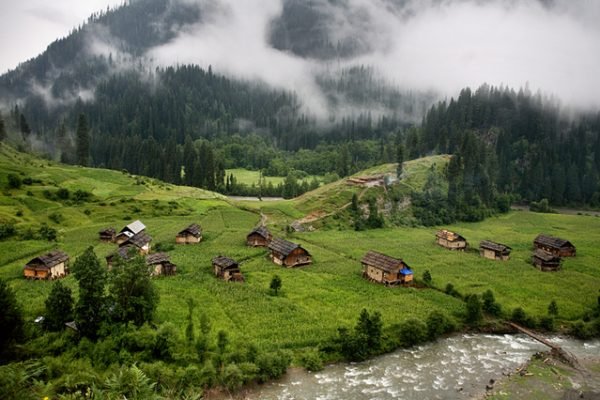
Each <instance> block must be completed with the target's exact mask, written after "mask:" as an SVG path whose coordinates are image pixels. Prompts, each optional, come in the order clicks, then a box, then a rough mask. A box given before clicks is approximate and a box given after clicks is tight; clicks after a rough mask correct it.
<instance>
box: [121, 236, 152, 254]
mask: <svg viewBox="0 0 600 400" xmlns="http://www.w3.org/2000/svg"><path fill="white" fill-rule="evenodd" d="M150 242H152V237H151V236H150V235H148V234H147V233H146V232H140V233H138V234H136V235H134V236H132V237H130V238H129V239H127V240H126V241H124V242H122V243H121V244H119V247H125V246H135V247H136V248H137V249H138V251H139V253H140V254H141V255H145V254H148V253H149V252H150Z"/></svg>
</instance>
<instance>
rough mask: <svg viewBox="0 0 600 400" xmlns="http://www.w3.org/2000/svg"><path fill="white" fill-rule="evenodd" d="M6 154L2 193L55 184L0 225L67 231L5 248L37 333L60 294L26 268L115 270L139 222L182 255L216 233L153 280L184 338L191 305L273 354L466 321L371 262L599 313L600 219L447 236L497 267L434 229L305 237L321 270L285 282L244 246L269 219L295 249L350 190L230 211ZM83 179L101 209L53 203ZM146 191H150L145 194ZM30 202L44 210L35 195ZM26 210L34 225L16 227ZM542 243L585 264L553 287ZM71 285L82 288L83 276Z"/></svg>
mask: <svg viewBox="0 0 600 400" xmlns="http://www.w3.org/2000/svg"><path fill="white" fill-rule="evenodd" d="M0 150H1V151H0V170H1V171H2V172H0V182H3V181H2V180H3V179H4V182H5V175H6V174H7V173H8V172H6V171H13V172H16V173H22V176H30V177H32V178H35V179H40V180H42V181H43V183H42V184H41V185H40V184H38V185H33V186H24V187H23V188H21V189H19V190H10V191H8V192H6V191H5V194H3V195H2V196H0V222H2V221H7V220H8V221H12V222H14V223H16V225H17V227H18V228H19V229H24V228H26V227H37V226H39V224H40V223H41V222H49V220H48V215H49V214H50V213H52V212H60V213H61V214H62V215H63V217H64V221H63V222H61V224H60V225H57V224H54V223H52V222H49V223H50V225H51V226H54V227H56V228H57V229H58V230H59V241H58V243H48V242H44V241H17V240H15V239H11V240H5V241H2V242H0V278H2V279H6V280H8V281H9V283H10V285H11V286H12V287H13V288H14V289H15V290H16V293H17V296H18V299H19V300H20V302H21V303H22V304H23V305H24V309H25V311H26V317H27V319H28V320H29V321H30V320H32V319H33V318H35V317H36V316H38V315H40V314H41V313H43V311H44V300H45V298H46V296H47V295H48V293H49V291H50V288H51V285H52V284H51V283H50V282H33V281H26V280H25V279H23V278H22V268H23V265H24V264H25V263H26V262H27V261H28V260H29V259H31V258H33V257H34V256H36V255H38V254H41V253H43V252H45V251H48V250H50V249H52V248H60V249H63V250H65V251H66V252H67V253H69V254H70V255H71V257H72V261H73V260H74V259H75V257H76V256H77V255H79V254H81V253H82V252H83V251H84V249H85V248H86V247H88V246H94V249H95V251H96V253H97V255H98V257H99V258H101V261H102V262H104V257H105V256H106V255H107V254H109V253H110V252H112V251H114V249H115V245H112V244H104V243H100V242H99V241H98V238H97V232H98V230H99V229H101V228H104V227H107V226H113V227H115V228H117V229H120V228H121V227H122V226H124V225H126V224H127V223H129V222H130V221H132V220H134V219H138V218H139V219H141V220H142V221H143V222H144V223H145V224H146V225H147V230H148V232H149V234H150V235H152V236H153V238H154V241H153V243H154V244H156V243H159V242H163V243H174V238H175V234H176V233H177V232H178V231H180V230H181V229H182V228H184V227H185V226H187V225H188V224H190V223H191V222H198V223H200V224H201V225H202V227H203V230H204V240H203V241H202V242H201V243H200V244H198V245H185V246H181V245H179V246H175V249H174V250H173V251H171V252H170V255H171V259H172V261H173V262H174V263H175V264H177V266H178V275H177V276H174V277H164V278H157V279H155V283H156V285H157V287H158V289H159V292H160V297H161V300H160V304H159V307H158V313H157V318H158V322H164V321H170V322H172V323H174V324H175V325H176V326H178V327H180V329H181V332H182V334H183V331H184V329H185V325H186V314H187V305H186V300H187V299H188V298H193V299H195V301H196V302H197V304H198V305H199V307H198V308H197V310H199V311H198V312H200V311H203V312H206V313H207V314H208V315H209V316H210V318H211V321H212V324H213V328H214V329H215V330H218V329H226V330H228V331H229V332H230V335H231V336H232V338H233V339H234V340H242V339H243V340H248V341H252V342H254V343H256V344H257V345H260V346H262V347H264V348H266V349H276V348H282V347H283V348H289V349H299V348H303V347H307V346H315V345H318V344H319V343H320V342H322V341H324V340H325V339H327V338H328V337H330V336H332V335H334V334H335V332H336V328H337V327H339V326H341V325H353V324H354V323H355V321H356V318H357V316H358V314H359V312H360V309H361V308H363V307H365V308H367V309H369V310H372V311H375V310H377V311H379V312H381V313H382V316H383V321H384V323H385V325H389V324H393V323H398V322H401V321H404V320H406V319H408V318H424V317H425V316H427V314H428V313H429V312H430V311H433V310H440V311H443V312H445V313H446V314H447V315H449V316H453V317H455V318H457V317H459V316H460V315H461V313H463V312H464V304H463V303H462V301H460V300H457V299H455V298H453V297H450V296H447V295H445V294H443V293H441V292H440V291H436V290H430V289H427V290H418V289H415V288H386V287H383V286H380V285H377V284H373V283H370V282H367V281H365V280H364V279H362V278H361V266H360V258H361V257H362V255H363V254H364V253H365V252H366V251H367V250H370V249H374V250H378V251H381V252H384V253H387V254H390V255H392V256H397V257H401V258H403V259H404V260H405V261H406V262H407V263H408V264H409V265H411V266H412V267H413V269H414V270H415V273H416V275H417V276H418V277H420V276H421V274H422V273H423V271H424V270H425V269H429V270H430V271H431V274H432V276H433V282H434V284H435V285H436V286H437V287H439V288H443V287H445V285H446V284H447V283H449V282H451V283H453V284H454V285H455V287H456V289H458V290H459V291H460V292H462V293H463V294H467V293H481V292H483V291H485V290H486V289H492V290H493V291H494V293H495V294H496V297H497V299H498V301H499V302H500V303H501V304H502V305H503V307H504V308H505V309H512V308H514V307H523V308H524V309H525V310H526V311H527V312H528V313H530V314H533V315H537V316H541V315H545V313H546V309H547V306H548V303H549V302H550V301H551V300H552V299H555V300H556V301H557V303H558V306H559V310H560V318H562V319H565V320H573V319H578V318H580V317H581V316H582V314H583V313H584V312H585V311H586V309H588V308H590V307H592V306H593V304H594V303H595V302H596V297H597V294H598V288H600V267H599V266H598V263H597V260H598V259H600V250H599V249H598V247H597V243H599V242H600V218H596V217H589V216H576V215H569V216H567V215H555V214H534V213H530V212H513V213H510V214H508V215H504V216H501V217H497V218H490V219H488V220H486V221H484V222H481V223H476V224H457V225H455V226H449V227H448V228H450V229H456V230H457V231H458V232H460V233H462V234H463V235H464V236H466V237H467V239H468V240H469V242H470V243H471V244H472V245H475V246H477V244H478V242H479V240H482V239H492V240H496V241H499V242H503V243H506V244H508V245H509V246H511V247H513V249H514V250H513V255H512V258H511V260H510V261H508V262H494V261H490V260H485V259H482V258H480V257H479V256H478V254H477V253H475V252H466V253H454V252H450V251H447V250H444V249H442V248H440V247H438V246H436V245H435V244H434V233H435V229H433V228H427V229H426V228H388V229H381V230H373V231H366V232H354V231H351V230H344V231H334V230H330V231H317V232H312V233H304V234H297V235H295V236H293V237H291V238H290V239H291V240H294V241H298V242H299V243H301V244H303V245H304V246H305V247H306V248H307V249H308V250H309V251H310V252H311V254H312V255H313V256H314V263H313V264H312V265H310V266H307V267H304V268H300V269H283V268H281V267H278V266H276V265H274V264H272V263H271V262H270V261H269V260H268V259H267V257H266V256H267V252H266V251H265V250H264V249H260V248H259V249H254V248H247V247H246V246H245V243H244V240H245V236H246V234H247V233H248V232H249V231H250V229H251V228H252V227H254V226H255V225H256V224H257V223H258V221H259V219H260V217H259V211H260V210H262V211H263V212H265V213H267V214H268V216H269V222H268V223H269V227H270V228H271V229H272V231H273V233H274V234H275V235H277V236H284V235H285V230H284V222H286V221H292V220H294V219H297V218H300V217H302V216H303V215H305V214H306V212H307V211H310V210H316V209H320V208H321V207H324V206H327V207H331V208H333V207H335V206H336V205H337V206H338V207H339V205H340V204H342V203H343V202H346V201H350V198H351V195H352V193H353V192H354V191H356V190H362V189H358V188H348V187H347V186H346V185H345V184H344V182H343V181H340V182H336V183H333V184H330V185H326V186H324V187H322V188H319V189H318V190H316V191H314V192H312V193H308V194H306V195H304V196H302V197H300V198H299V199H296V200H290V201H280V202H241V203H229V202H227V201H225V200H224V199H223V198H222V197H221V196H218V195H215V194H212V193H209V192H205V191H202V190H198V189H194V188H186V187H176V186H172V185H168V184H164V183H162V182H159V181H155V180H152V179H148V178H138V177H131V176H129V175H128V174H123V173H121V172H115V171H108V170H94V169H86V168H78V167H68V166H62V165H55V164H52V163H49V162H47V161H43V160H38V159H35V158H31V157H29V156H26V155H21V154H19V153H16V152H14V151H12V150H10V149H8V148H6V147H5V146H2V147H0ZM433 162H436V165H440V164H441V163H438V162H437V161H434V159H433V158H429V159H426V160H422V161H420V162H414V163H412V164H411V163H409V165H408V166H407V168H406V169H407V171H408V172H410V171H417V168H419V169H420V170H421V173H416V172H415V173H414V174H412V178H411V179H413V181H414V182H415V184H422V182H424V179H423V178H422V175H423V171H426V170H427V168H428V166H427V165H432V164H433ZM42 166H43V167H42ZM381 168H382V169H389V168H392V165H391V164H390V165H388V166H383V167H381ZM2 175H4V177H3V176H2ZM80 176H81V177H82V186H81V187H84V188H86V190H89V191H91V192H92V193H94V196H95V199H94V201H93V202H90V203H84V204H73V203H70V202H59V201H53V200H47V199H45V198H44V197H43V194H42V192H43V190H44V189H46V188H49V187H50V188H53V190H56V189H57V187H58V186H61V187H64V186H63V185H69V189H70V190H76V189H78V188H79V186H78V183H77V182H78V179H79V178H78V177H80ZM140 179H141V180H142V181H143V182H144V183H143V184H139V183H140ZM407 179H408V178H407ZM419 182H420V183H419ZM121 189H123V190H122V191H121ZM28 190H29V191H31V192H32V194H33V196H30V195H27V194H26V192H27V191H28ZM311 202H312V203H313V204H311ZM331 208H326V209H331ZM17 210H21V211H22V213H23V215H21V216H17V215H16V211H17ZM85 210H89V212H88V214H89V215H88V214H86V213H85ZM540 232H545V233H549V234H556V235H559V236H561V237H565V238H567V239H569V240H571V241H572V242H573V243H574V244H575V245H576V246H577V254H578V255H577V257H576V258H572V259H567V260H566V261H565V264H564V268H563V270H562V271H560V272H558V273H542V272H539V271H538V270H536V269H534V268H533V267H532V266H531V265H530V264H529V263H528V259H529V255H530V253H531V243H532V240H533V238H534V237H535V235H537V234H538V233H540ZM219 254H222V255H227V256H230V257H233V258H235V259H237V260H239V261H241V263H242V264H241V268H242V272H243V273H244V275H245V278H246V282H245V283H244V284H235V283H225V282H221V281H219V280H217V279H215V278H214V277H213V275H212V271H211V263H210V260H211V258H212V257H214V256H217V255H219ZM274 274H279V275H280V276H281V278H282V281H283V287H282V293H281V294H280V296H277V297H274V296H270V295H269V293H268V286H269V282H270V280H271V278H272V276H273V275H274ZM64 282H65V283H66V284H67V285H68V286H70V287H72V288H74V289H75V288H76V282H75V280H74V278H73V277H72V276H69V277H67V278H65V279H64ZM196 321H197V320H196Z"/></svg>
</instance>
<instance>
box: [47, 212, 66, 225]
mask: <svg viewBox="0 0 600 400" xmlns="http://www.w3.org/2000/svg"><path fill="white" fill-rule="evenodd" d="M48 219H49V220H50V221H52V222H54V223H55V224H60V223H61V222H63V221H64V220H65V218H64V217H63V215H62V214H61V213H59V212H53V213H52V214H50V215H48Z"/></svg>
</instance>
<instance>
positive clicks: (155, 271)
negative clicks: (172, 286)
mask: <svg viewBox="0 0 600 400" xmlns="http://www.w3.org/2000/svg"><path fill="white" fill-rule="evenodd" d="M146 265H148V270H149V271H150V275H152V276H159V275H175V274H176V273H177V266H176V265H175V264H172V263H171V260H170V257H169V255H168V254H167V253H154V254H148V255H147V256H146Z"/></svg>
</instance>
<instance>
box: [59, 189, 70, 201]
mask: <svg viewBox="0 0 600 400" xmlns="http://www.w3.org/2000/svg"><path fill="white" fill-rule="evenodd" d="M70 195H71V192H69V189H66V188H60V189H58V190H57V191H56V197H58V198H59V199H61V200H68V199H69V196H70Z"/></svg>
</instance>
